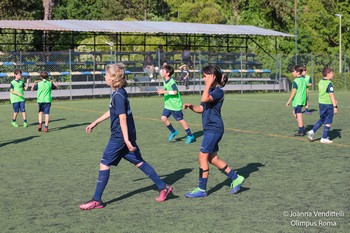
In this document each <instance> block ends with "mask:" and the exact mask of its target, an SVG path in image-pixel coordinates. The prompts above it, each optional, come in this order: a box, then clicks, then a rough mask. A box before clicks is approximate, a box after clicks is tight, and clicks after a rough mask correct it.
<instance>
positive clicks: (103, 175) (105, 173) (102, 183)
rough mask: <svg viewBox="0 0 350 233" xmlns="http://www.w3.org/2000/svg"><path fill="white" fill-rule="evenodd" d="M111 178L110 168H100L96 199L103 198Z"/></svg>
mask: <svg viewBox="0 0 350 233" xmlns="http://www.w3.org/2000/svg"><path fill="white" fill-rule="evenodd" d="M108 179H109V169H108V170H100V171H99V173H98V178H97V183H96V190H95V194H94V200H95V201H101V200H102V193H103V191H104V190H105V188H106V186H107V183H108Z"/></svg>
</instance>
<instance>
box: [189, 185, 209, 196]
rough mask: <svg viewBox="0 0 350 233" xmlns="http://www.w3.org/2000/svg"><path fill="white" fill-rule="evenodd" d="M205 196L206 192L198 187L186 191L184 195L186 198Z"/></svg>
mask: <svg viewBox="0 0 350 233" xmlns="http://www.w3.org/2000/svg"><path fill="white" fill-rule="evenodd" d="M206 196H207V192H206V191H205V190H203V189H200V188H198V187H197V188H195V189H193V190H192V191H190V192H188V193H185V197H187V198H198V197H206Z"/></svg>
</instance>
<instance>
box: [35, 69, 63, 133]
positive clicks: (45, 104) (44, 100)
mask: <svg viewBox="0 0 350 233" xmlns="http://www.w3.org/2000/svg"><path fill="white" fill-rule="evenodd" d="M40 78H41V81H38V80H36V81H35V82H34V85H33V86H32V88H31V90H32V91H34V90H35V91H37V102H38V106H39V113H38V123H39V125H38V131H41V129H42V126H43V115H44V117H45V128H44V132H45V133H47V132H49V122H50V109H51V102H52V90H55V89H57V88H58V86H57V83H56V82H54V81H53V80H51V81H49V80H48V78H49V73H48V72H46V71H42V72H41V73H40Z"/></svg>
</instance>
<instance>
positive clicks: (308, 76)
mask: <svg viewBox="0 0 350 233" xmlns="http://www.w3.org/2000/svg"><path fill="white" fill-rule="evenodd" d="M304 79H305V81H306V85H308V84H310V83H312V79H311V76H310V75H305V76H304ZM306 88H307V89H310V88H311V86H306Z"/></svg>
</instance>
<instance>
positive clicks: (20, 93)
mask: <svg viewBox="0 0 350 233" xmlns="http://www.w3.org/2000/svg"><path fill="white" fill-rule="evenodd" d="M13 73H14V75H15V79H14V80H12V81H11V83H10V85H11V87H10V101H11V104H12V107H13V117H12V122H11V124H12V126H13V127H15V128H18V125H17V123H16V119H17V116H18V113H19V111H20V110H21V112H22V117H23V122H24V123H23V127H24V128H26V127H28V122H27V114H26V108H25V101H26V100H25V98H24V91H25V90H27V89H28V87H29V78H28V79H27V81H26V83H25V82H23V80H22V71H21V70H19V69H15V70H14V72H13Z"/></svg>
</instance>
